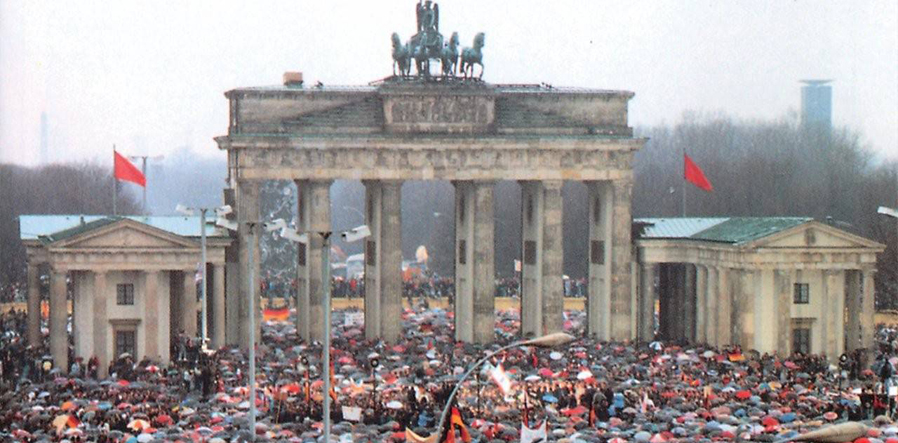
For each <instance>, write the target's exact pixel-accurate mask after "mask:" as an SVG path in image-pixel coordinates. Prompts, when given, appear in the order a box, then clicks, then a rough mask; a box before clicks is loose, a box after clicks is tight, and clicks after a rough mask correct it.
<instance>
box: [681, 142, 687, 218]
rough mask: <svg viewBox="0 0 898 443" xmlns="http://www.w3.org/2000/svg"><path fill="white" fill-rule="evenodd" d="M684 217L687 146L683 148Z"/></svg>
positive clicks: (683, 213) (684, 213)
mask: <svg viewBox="0 0 898 443" xmlns="http://www.w3.org/2000/svg"><path fill="white" fill-rule="evenodd" d="M681 210H682V212H681V214H682V217H686V148H683V206H682V208H681Z"/></svg>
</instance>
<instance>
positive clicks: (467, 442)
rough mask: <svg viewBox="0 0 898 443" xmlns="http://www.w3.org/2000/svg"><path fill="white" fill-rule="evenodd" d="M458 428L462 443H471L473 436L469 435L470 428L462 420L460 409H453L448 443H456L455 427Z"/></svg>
mask: <svg viewBox="0 0 898 443" xmlns="http://www.w3.org/2000/svg"><path fill="white" fill-rule="evenodd" d="M456 426H458V433H459V436H460V437H461V441H463V442H464V443H471V434H469V433H468V427H467V426H465V422H464V421H462V419H461V413H460V412H458V408H455V407H453V408H452V415H451V416H450V417H449V433H448V434H447V435H446V443H455V427H456Z"/></svg>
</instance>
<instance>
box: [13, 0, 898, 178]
mask: <svg viewBox="0 0 898 443" xmlns="http://www.w3.org/2000/svg"><path fill="white" fill-rule="evenodd" d="M415 3H416V1H414V0H401V1H399V0H389V1H370V0H368V1H345V0H344V1H315V2H311V1H302V0H290V1H252V2H249V1H239V2H236V1H235V2H227V1H222V0H209V1H187V0H173V1H152V2H151V1H124V0H120V1H104V2H99V1H94V0H66V1H51V0H27V1H26V0H0V161H2V162H15V163H21V164H28V165H34V164H37V163H38V162H39V161H40V156H39V146H40V115H41V112H46V113H47V115H48V117H49V133H50V137H49V148H50V152H51V154H50V160H51V161H60V160H65V161H70V160H76V161H77V160H98V161H102V162H111V154H110V153H109V151H110V150H111V147H112V145H113V144H116V145H117V146H118V147H119V150H121V151H125V152H126V153H129V154H149V155H164V154H167V153H169V152H171V151H172V150H174V149H178V148H181V147H184V146H190V147H192V148H193V149H194V150H195V151H196V152H198V153H199V155H204V156H214V155H222V154H221V153H219V152H218V150H217V148H216V146H215V143H214V142H213V141H212V137H214V136H216V135H222V134H224V133H225V132H226V130H227V120H228V119H227V101H226V100H225V98H224V96H223V95H222V94H223V92H224V91H226V90H228V89H232V88H235V87H241V86H261V85H271V84H277V83H279V82H280V81H281V75H282V74H283V72H284V71H288V70H291V71H303V72H304V74H305V79H306V83H307V84H315V82H317V81H319V80H320V81H322V82H324V83H325V84H365V83H368V82H369V81H372V80H376V79H379V78H382V77H384V76H386V75H389V74H390V73H391V58H390V34H391V33H392V32H394V31H396V32H398V33H399V34H400V36H402V39H403V40H406V39H407V38H408V37H409V36H410V34H412V33H413V31H414V29H415V15H414V5H415ZM439 3H440V15H441V17H440V29H441V31H442V32H443V33H444V34H445V35H447V36H448V35H449V34H451V32H452V31H458V32H459V34H460V36H461V41H462V45H463V46H469V45H470V44H471V41H472V39H473V36H474V34H475V33H477V32H479V31H484V32H485V33H486V47H485V48H484V54H485V55H484V57H485V58H484V63H485V64H486V74H485V76H484V79H485V80H487V81H489V82H492V83H539V82H546V83H551V84H553V85H559V86H562V85H563V86H582V87H592V88H603V89H625V90H630V91H634V92H635V93H636V97H635V98H634V99H633V101H632V102H631V106H630V124H631V126H640V125H652V124H657V123H663V122H664V123H671V124H673V123H676V122H678V121H679V120H680V119H681V118H682V116H683V113H684V112H685V111H690V110H691V111H701V112H707V113H718V112H723V113H726V114H730V115H734V116H737V117H741V118H751V119H755V118H756V119H775V118H780V117H783V116H785V115H787V113H789V112H790V111H797V110H798V109H799V99H800V92H799V86H800V85H799V83H798V81H799V80H800V79H805V78H829V79H834V80H835V82H834V83H833V120H834V123H835V125H837V126H842V125H845V126H848V127H850V128H852V129H853V130H856V131H858V132H860V133H861V134H862V136H863V140H864V142H865V143H867V144H869V145H870V146H872V147H873V148H874V149H875V151H876V152H877V153H880V154H881V155H882V156H885V157H889V158H898V0H869V1H868V0H843V1H829V0H827V1H803V0H797V1H784V0H776V1H758V0H752V1H735V0H734V1H719V0H689V1H686V0H683V1H661V0H650V1H633V0H626V1H624V0H620V1H595V0H590V1H585V0H579V1H572V0H555V1H552V2H546V1H545V0H539V1H537V0H533V1H530V0H526V1H525V0H515V1H484V0H445V1H442V2H439Z"/></svg>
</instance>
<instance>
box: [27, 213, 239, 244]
mask: <svg viewBox="0 0 898 443" xmlns="http://www.w3.org/2000/svg"><path fill="white" fill-rule="evenodd" d="M122 219H130V220H133V221H136V222H138V223H143V224H146V225H149V226H152V227H154V228H157V229H160V230H162V231H165V232H168V233H170V234H174V235H179V236H182V237H200V235H201V232H200V226H199V225H200V217H199V216H181V215H164V216H144V215H126V216H122V215H118V216H113V215H22V216H19V238H20V239H21V240H39V239H41V238H47V239H50V240H52V241H58V240H62V239H64V238H68V237H72V236H75V235H78V234H81V233H84V232H88V231H92V230H94V229H98V228H101V227H103V226H106V225H109V224H111V223H115V222H116V221H119V220H122ZM213 221H214V220H212V219H211V218H207V220H206V236H207V237H228V235H229V234H228V233H227V232H224V231H222V230H221V229H220V228H218V227H216V226H215V225H214V224H212V223H213Z"/></svg>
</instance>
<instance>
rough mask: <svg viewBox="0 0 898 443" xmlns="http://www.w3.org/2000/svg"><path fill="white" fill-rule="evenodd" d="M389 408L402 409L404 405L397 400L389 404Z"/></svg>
mask: <svg viewBox="0 0 898 443" xmlns="http://www.w3.org/2000/svg"><path fill="white" fill-rule="evenodd" d="M387 408H390V409H402V403H401V402H399V401H397V400H393V401H391V402H389V403H387ZM403 435H404V434H403Z"/></svg>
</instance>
